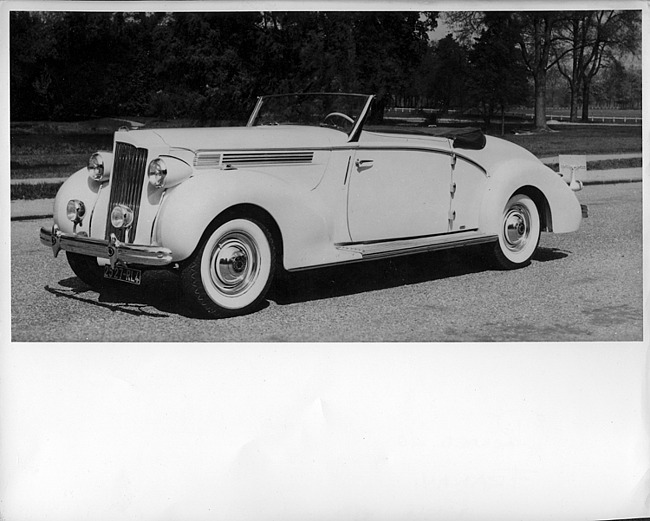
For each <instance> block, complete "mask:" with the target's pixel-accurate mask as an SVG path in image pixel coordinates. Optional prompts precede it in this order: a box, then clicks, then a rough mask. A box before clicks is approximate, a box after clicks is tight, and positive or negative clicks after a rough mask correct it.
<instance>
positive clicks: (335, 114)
mask: <svg viewBox="0 0 650 521" xmlns="http://www.w3.org/2000/svg"><path fill="white" fill-rule="evenodd" d="M329 118H342V119H344V120H345V121H347V122H348V123H351V124H352V125H354V120H353V119H352V118H351V117H350V116H348V115H347V114H343V112H330V113H329V114H328V115H327V116H325V117H324V118H323V123H322V124H323V125H325V124H326V123H325V122H326V121H327V120H328V119H329ZM333 126H335V127H338V126H339V125H333Z"/></svg>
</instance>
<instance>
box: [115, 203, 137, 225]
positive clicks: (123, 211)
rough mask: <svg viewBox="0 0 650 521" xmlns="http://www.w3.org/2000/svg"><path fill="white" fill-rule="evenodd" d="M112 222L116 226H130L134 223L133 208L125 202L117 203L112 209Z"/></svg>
mask: <svg viewBox="0 0 650 521" xmlns="http://www.w3.org/2000/svg"><path fill="white" fill-rule="evenodd" d="M111 224H112V225H113V226H114V227H115V228H128V227H129V226H131V224H133V210H131V208H129V207H128V206H124V205H123V204H117V205H115V207H114V208H113V210H112V211H111Z"/></svg>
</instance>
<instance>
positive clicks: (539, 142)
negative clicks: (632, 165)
mask: <svg viewBox="0 0 650 521" xmlns="http://www.w3.org/2000/svg"><path fill="white" fill-rule="evenodd" d="M551 129H552V130H553V131H552V132H544V133H540V134H529V135H523V134H522V135H515V134H506V135H505V136H501V137H503V139H507V140H508V141H512V142H513V143H516V144H518V145H520V146H522V147H524V148H526V149H528V150H530V151H531V152H532V153H533V154H535V155H536V156H537V157H550V156H555V155H558V154H622V153H625V152H639V153H641V150H642V139H641V136H642V131H641V127H637V126H622V125H621V126H600V125H599V126H596V125H594V126H591V125H575V126H574V125H557V126H552V127H551ZM494 135H498V134H496V133H495V134H494Z"/></svg>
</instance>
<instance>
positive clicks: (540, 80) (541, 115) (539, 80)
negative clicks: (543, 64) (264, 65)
mask: <svg viewBox="0 0 650 521" xmlns="http://www.w3.org/2000/svg"><path fill="white" fill-rule="evenodd" d="M535 130H541V131H544V130H548V125H547V124H546V69H542V70H538V71H536V73H535Z"/></svg>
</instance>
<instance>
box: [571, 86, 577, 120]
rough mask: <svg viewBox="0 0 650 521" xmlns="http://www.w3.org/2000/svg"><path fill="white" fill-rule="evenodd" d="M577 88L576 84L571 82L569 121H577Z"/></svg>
mask: <svg viewBox="0 0 650 521" xmlns="http://www.w3.org/2000/svg"><path fill="white" fill-rule="evenodd" d="M577 90H578V89H577V88H576V85H575V84H574V83H573V82H571V112H570V113H569V121H571V122H573V123H575V122H576V121H578V93H577V92H576V91H577Z"/></svg>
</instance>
